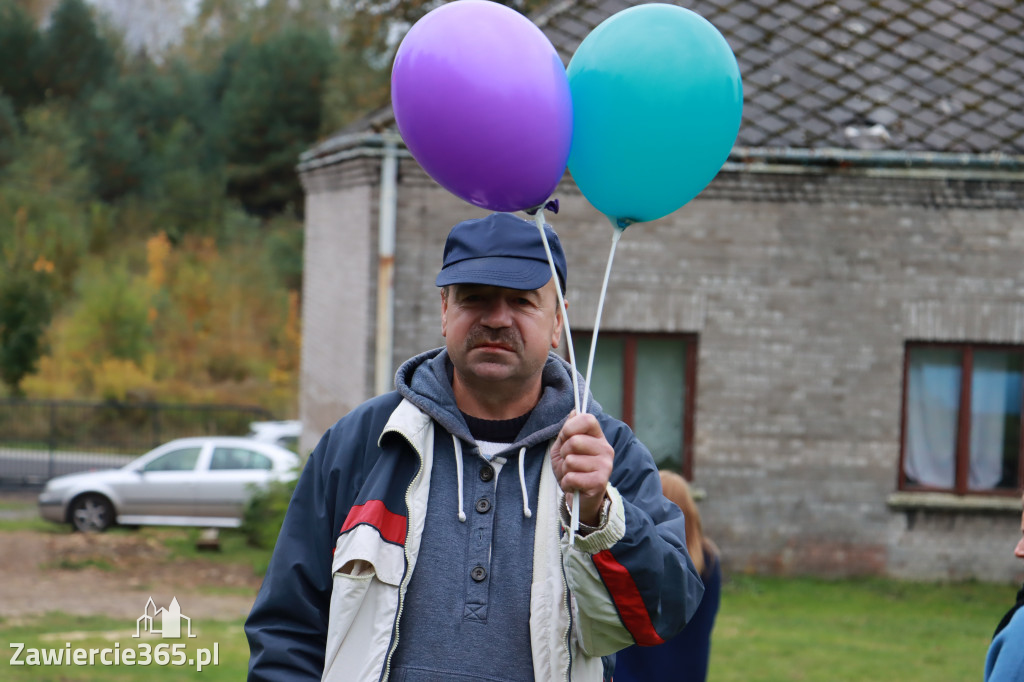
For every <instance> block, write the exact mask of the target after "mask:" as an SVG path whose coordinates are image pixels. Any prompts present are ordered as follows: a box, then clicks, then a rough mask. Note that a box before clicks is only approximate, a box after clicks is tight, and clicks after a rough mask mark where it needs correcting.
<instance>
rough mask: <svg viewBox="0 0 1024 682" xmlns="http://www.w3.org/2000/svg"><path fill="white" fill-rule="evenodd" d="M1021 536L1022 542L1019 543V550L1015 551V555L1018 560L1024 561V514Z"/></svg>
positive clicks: (1021, 516)
mask: <svg viewBox="0 0 1024 682" xmlns="http://www.w3.org/2000/svg"><path fill="white" fill-rule="evenodd" d="M1020 535H1021V538H1020V541H1019V542H1018V543H1017V549H1015V550H1014V551H1013V554H1014V556H1016V557H1017V558H1018V559H1024V514H1021V515H1020Z"/></svg>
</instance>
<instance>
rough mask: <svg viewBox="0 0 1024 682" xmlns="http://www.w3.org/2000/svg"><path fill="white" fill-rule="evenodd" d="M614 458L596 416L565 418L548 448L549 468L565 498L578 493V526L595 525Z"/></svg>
mask: <svg viewBox="0 0 1024 682" xmlns="http://www.w3.org/2000/svg"><path fill="white" fill-rule="evenodd" d="M614 459H615V450H613V449H612V446H611V445H610V444H609V443H608V441H607V440H606V439H605V437H604V432H603V431H601V427H600V425H599V424H598V423H597V417H595V416H594V415H592V414H582V415H579V414H576V413H575V411H574V412H573V413H572V414H571V415H569V419H567V420H566V422H565V424H563V425H562V430H561V431H559V432H558V437H557V438H555V444H554V446H552V448H551V466H552V468H553V469H554V470H555V478H557V479H558V485H559V486H561V488H562V490H564V491H565V492H566V495H567V499H570V500H571V495H572V494H574V493H577V492H578V493H579V495H580V523H585V524H586V525H588V526H596V525H598V523H599V521H600V518H601V505H602V504H603V503H604V497H605V491H606V490H607V488H608V479H609V478H611V475H612V462H613V460H614Z"/></svg>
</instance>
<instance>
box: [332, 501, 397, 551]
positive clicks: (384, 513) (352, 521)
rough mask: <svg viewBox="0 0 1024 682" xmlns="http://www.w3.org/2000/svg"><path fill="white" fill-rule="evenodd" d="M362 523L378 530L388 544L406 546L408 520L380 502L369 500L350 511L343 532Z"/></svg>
mask: <svg viewBox="0 0 1024 682" xmlns="http://www.w3.org/2000/svg"><path fill="white" fill-rule="evenodd" d="M360 523H366V524H369V525H371V526H373V527H374V528H376V529H377V532H378V533H380V536H381V537H382V538H384V540H386V541H387V542H391V543H394V544H396V545H404V544H405V531H406V526H407V525H408V519H407V518H406V517H404V516H401V515H399V514H395V513H393V512H389V511H388V508H387V507H385V506H384V503H383V502H381V501H380V500H369V501H368V502H366V504H360V505H358V506H355V507H352V509H350V510H349V512H348V516H347V517H345V525H344V526H342V527H341V532H342V533H344V532H345V531H347V530H349V529H350V528H353V527H354V526H357V525H359V524H360Z"/></svg>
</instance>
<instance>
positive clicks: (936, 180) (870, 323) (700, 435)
mask: <svg viewBox="0 0 1024 682" xmlns="http://www.w3.org/2000/svg"><path fill="white" fill-rule="evenodd" d="M631 4H632V3H628V2H612V1H600V0H598V1H589V0H565V1H562V2H557V3H554V4H552V5H551V6H550V7H549V8H547V9H546V10H543V11H541V12H539V13H538V14H537V15H536V16H534V17H532V18H533V19H534V21H535V22H536V23H537V25H538V26H539V27H540V28H541V29H542V30H543V31H544V32H545V33H546V35H548V37H549V38H550V39H551V41H552V43H553V44H554V45H555V46H556V48H557V49H558V50H559V52H560V54H561V55H562V56H563V59H564V61H565V62H566V63H567V62H568V61H569V59H570V58H571V56H572V54H573V52H574V50H575V49H576V47H577V46H578V45H579V43H580V41H581V40H582V39H583V38H584V37H585V36H586V35H587V34H588V33H589V31H590V30H592V29H593V27H594V26H596V25H597V24H598V23H600V21H602V20H603V19H605V18H606V17H608V16H610V15H611V14H613V13H614V12H616V11H618V10H620V9H623V8H625V7H628V6H630V5H631ZM679 4H681V5H683V6H685V7H688V8H689V9H692V10H694V11H695V12H697V13H699V14H701V15H702V16H704V17H705V18H707V19H708V20H709V21H711V23H712V24H714V25H715V26H716V27H717V28H718V29H719V30H720V31H721V32H722V34H723V35H724V36H725V38H726V39H727V40H728V42H729V44H730V46H731V47H732V49H733V51H734V53H735V54H736V57H737V60H738V62H739V66H740V72H741V74H742V77H743V81H744V97H745V103H744V114H743V122H742V125H741V128H740V133H739V138H738V140H737V142H736V146H735V147H734V149H733V151H732V154H731V155H730V157H729V161H728V162H727V163H726V164H725V166H724V167H723V169H722V171H721V172H720V173H719V175H718V176H717V177H716V179H715V180H714V181H713V182H712V183H711V185H710V186H709V187H708V188H707V189H706V190H705V191H704V192H703V193H701V194H700V195H699V196H698V197H697V198H696V199H694V200H693V201H692V202H690V203H689V204H688V205H687V206H685V207H683V208H682V209H680V210H678V211H676V212H675V213H673V214H671V215H670V216H667V217H665V218H663V219H660V220H657V221H654V222H653V223H643V224H637V225H634V226H632V227H630V228H628V229H627V230H626V232H625V234H624V236H623V238H622V240H621V242H620V244H619V248H618V253H617V255H616V259H615V266H614V268H613V271H612V277H611V284H610V286H609V291H608V300H607V302H606V304H605V310H604V316H603V319H602V323H601V334H600V337H599V338H600V342H599V346H598V354H597V365H598V369H597V370H595V382H594V391H595V394H596V395H597V398H598V399H599V400H600V401H601V402H602V404H604V405H605V406H606V407H608V406H611V408H612V409H611V410H610V411H617V412H619V413H620V414H621V415H622V416H623V417H624V418H626V419H627V421H629V422H630V423H631V425H633V426H634V428H635V429H636V430H637V432H638V433H639V434H640V435H641V436H642V437H643V438H644V440H645V442H647V441H648V440H649V439H650V440H651V441H652V442H654V443H655V446H653V447H652V450H654V451H655V454H656V456H658V457H659V458H660V461H661V462H662V463H663V464H664V465H665V466H672V467H674V468H679V469H681V470H682V471H683V472H684V473H685V474H686V475H687V476H688V477H689V478H691V479H692V480H693V481H694V484H695V486H696V487H697V488H698V489H699V490H702V491H704V493H705V497H704V499H703V501H702V502H701V505H702V512H703V515H704V522H705V527H706V530H707V531H708V533H709V534H710V535H711V536H712V537H713V538H714V539H715V540H716V541H717V542H718V544H719V545H720V546H721V548H722V550H723V556H724V563H725V565H726V568H727V570H732V571H757V572H772V573H780V574H799V573H809V574H818V575H830V576H831V575H871V574H885V575H893V576H904V577H916V578H925V579H950V578H952V579H956V578H979V579H983V580H997V581H1010V580H1020V579H1021V578H1022V577H1024V576H1022V574H1021V572H1020V568H1019V565H1018V564H1019V561H1016V560H1015V559H1014V558H1013V556H1012V547H1013V543H1014V542H1015V538H1016V537H1017V535H1018V534H1019V532H1020V529H1019V524H1018V521H1019V518H1020V496H1019V490H1020V487H1021V484H1022V481H1024V478H1022V476H1024V471H1022V466H1021V464H1022V462H1021V459H1022V457H1021V447H1022V444H1021V436H1020V422H1021V393H1022V390H1024V389H1022V387H1021V373H1022V368H1024V267H1022V264H1024V194H1022V190H1024V5H1021V4H1020V3H1018V2H1016V1H1015V0H987V1H984V2H980V1H979V2H973V1H967V2H961V3H947V2H943V1H942V0H883V1H882V2H870V1H868V0H831V1H827V2H826V1H824V0H796V1H792V2H775V1H774V0H746V1H739V0H699V1H695V2H683V3H679ZM299 170H300V173H301V177H302V180H303V183H304V186H305V188H306V216H307V218H306V220H307V225H306V265H305V284H304V287H305V289H304V313H303V329H304V340H303V351H302V395H301V417H302V420H303V423H304V427H305V434H304V444H305V445H306V446H308V447H312V446H313V444H315V442H316V439H317V438H318V437H319V435H320V434H321V433H322V432H323V431H324V430H325V429H326V428H327V427H329V426H330V425H331V424H332V423H333V422H334V421H335V420H336V419H338V418H339V417H340V416H342V415H343V414H344V413H345V412H347V411H348V410H349V409H351V408H352V407H354V406H355V405H356V404H358V403H359V402H361V401H362V400H364V399H366V398H368V397H370V396H372V395H374V394H376V393H378V392H381V391H383V390H388V389H389V388H390V386H391V379H392V377H393V373H394V370H395V369H396V368H397V366H398V365H399V364H400V363H401V362H402V361H403V360H404V359H406V358H407V357H409V356H410V355H412V354H414V353H416V352H418V351H420V350H423V349H426V348H429V347H434V346H438V345H441V343H442V338H441V335H440V301H439V296H438V293H437V290H436V288H435V287H434V285H433V281H434V276H435V274H436V271H437V268H438V267H439V262H440V253H441V248H442V245H443V241H444V237H445V235H446V233H447V231H448V229H449V228H450V226H451V225H452V224H454V223H455V222H457V221H459V220H462V219H465V218H467V217H474V216H479V215H483V214H484V211H481V210H480V209H476V208H474V207H472V206H469V205H468V204H466V203H464V202H462V201H461V200H460V199H458V198H456V197H454V196H453V195H451V194H449V193H448V192H446V191H445V190H444V189H442V188H441V187H440V186H438V185H437V184H435V183H434V182H433V181H432V180H431V179H430V178H429V177H428V176H427V175H426V174H425V173H424V172H423V171H422V170H421V169H420V168H419V166H418V165H417V164H416V162H415V161H414V160H413V159H412V158H411V157H410V156H409V154H408V153H407V152H406V151H405V150H404V148H403V147H402V145H401V140H400V139H399V138H398V137H397V135H396V134H395V132H394V121H393V117H392V115H391V113H390V112H389V111H382V112H378V113H377V114H375V115H373V116H370V117H368V118H367V119H366V120H365V121H363V122H362V123H361V124H360V125H358V126H356V127H354V128H352V129H350V130H346V131H342V132H340V133H339V134H337V135H336V136H334V137H332V138H331V139H328V140H326V141H324V142H323V143H322V144H320V145H318V146H317V147H315V148H313V149H311V150H310V151H309V152H307V153H306V154H305V155H304V157H303V159H302V161H301V164H300V167H299ZM555 197H557V198H558V199H559V200H560V202H561V210H560V212H559V213H558V214H557V215H550V214H549V215H548V221H549V222H550V223H551V224H552V225H553V227H554V228H555V229H556V230H557V231H558V233H559V234H560V236H561V237H562V240H563V243H564V245H565V248H566V252H567V256H568V260H569V287H568V294H567V298H568V299H569V301H570V318H569V319H570V322H571V323H572V328H573V332H574V334H576V335H578V336H579V340H578V342H577V345H576V349H577V356H578V357H577V359H578V360H581V358H580V356H585V355H586V350H587V348H586V343H585V337H586V335H587V331H588V328H589V327H591V326H592V325H593V320H594V314H595V312H596V306H597V293H598V290H599V286H600V283H601V278H602V275H603V272H604V265H605V260H606V258H607V252H608V247H609V244H610V238H611V228H610V226H609V223H608V221H607V219H606V218H605V217H604V216H602V215H600V214H599V213H597V211H596V210H594V209H593V208H592V207H591V206H590V205H589V204H588V202H587V201H586V200H585V199H584V198H583V197H582V196H581V194H580V193H579V191H578V190H577V189H576V187H575V186H574V185H573V183H572V179H571V177H569V176H568V175H566V176H565V177H564V178H563V181H562V183H561V184H560V185H559V187H558V189H557V191H556V193H555ZM382 235H383V237H382ZM580 364H581V367H580V369H581V371H583V364H582V362H580ZM652 406H662V407H664V406H671V407H670V408H666V409H660V410H655V409H651V408H652Z"/></svg>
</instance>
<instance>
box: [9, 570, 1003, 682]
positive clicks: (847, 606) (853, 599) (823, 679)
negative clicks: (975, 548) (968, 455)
mask: <svg viewBox="0 0 1024 682" xmlns="http://www.w3.org/2000/svg"><path fill="white" fill-rule="evenodd" d="M1015 591H1016V588H1015V587H1013V586H1007V585H989V584H982V583H955V584H931V583H910V582H902V581H891V580H880V579H871V580H842V581H827V580H815V579H808V578H787V579H784V578H759V577H746V576H734V577H732V578H731V579H729V581H728V582H727V583H726V586H725V588H724V589H723V594H722V606H721V610H720V611H719V615H718V621H717V624H716V627H715V633H714V637H713V644H712V657H711V668H710V677H709V682H731V681H735V682H740V681H742V682H775V681H778V682H793V681H796V682H800V681H803V680H806V681H808V682H875V681H878V680H886V681H889V680H892V681H898V682H960V681H963V682H968V681H970V682H976V681H977V680H979V679H981V671H982V667H983V665H984V660H985V652H986V650H987V648H988V642H989V639H990V638H991V635H992V630H993V629H994V628H995V625H996V623H997V622H998V621H999V618H1000V617H1001V616H1002V614H1003V613H1004V612H1005V610H1006V609H1007V608H1008V607H1009V605H1010V604H1011V603H1012V601H1013V596H1014V594H1015ZM193 632H196V633H197V634H198V635H199V636H198V638H196V639H191V640H187V641H186V640H184V639H182V640H170V639H168V640H160V639H146V640H140V639H135V638H133V637H132V635H133V634H134V633H135V623H133V622H125V621H123V620H112V619H110V618H103V617H78V616H69V615H66V614H60V613H51V614H47V615H46V616H41V617H39V618H34V619H30V620H27V621H22V622H13V621H11V622H2V621H0V655H2V656H4V658H3V659H2V660H0V679H3V680H12V681H19V680H32V681H33V682H79V681H81V682H99V681H103V682H108V681H109V682H129V681H138V682H144V681H148V680H197V681H198V680H202V681H204V682H217V681H227V680H232V681H236V680H242V679H245V670H246V665H247V662H248V656H249V651H248V644H247V643H246V640H245V635H244V633H243V632H242V621H241V620H234V621H201V622H196V623H193ZM68 641H70V642H71V646H72V647H73V648H85V649H88V648H104V647H106V648H110V647H113V645H114V643H115V642H118V643H120V645H121V649H124V648H126V647H138V646H139V644H140V642H142V641H147V642H149V643H150V644H151V646H155V645H156V644H159V643H161V642H166V643H185V650H186V652H187V653H189V654H190V655H194V653H195V651H196V650H197V648H200V647H202V648H208V649H212V647H213V643H214V642H216V643H217V645H218V649H219V657H220V662H219V664H218V665H217V666H209V667H207V668H206V669H204V670H203V671H202V672H197V671H196V670H195V669H194V667H191V668H189V667H175V666H165V667H160V666H156V665H150V666H149V667H127V666H119V667H107V666H100V665H96V666H92V667H88V666H87V667H76V666H60V667H56V666H50V667H28V666H25V667H12V666H10V658H11V656H12V655H13V650H12V649H11V648H10V643H11V642H22V643H25V645H26V647H35V648H43V647H48V648H60V647H63V646H64V643H65V642H68ZM22 656H23V657H24V653H23V654H22Z"/></svg>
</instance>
